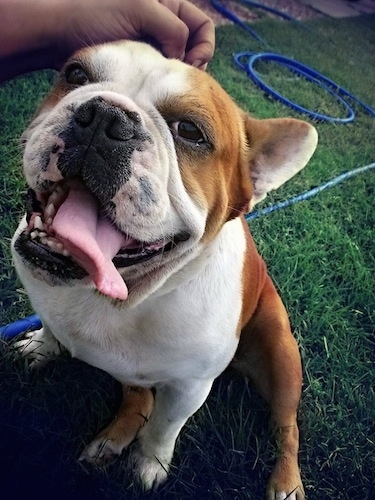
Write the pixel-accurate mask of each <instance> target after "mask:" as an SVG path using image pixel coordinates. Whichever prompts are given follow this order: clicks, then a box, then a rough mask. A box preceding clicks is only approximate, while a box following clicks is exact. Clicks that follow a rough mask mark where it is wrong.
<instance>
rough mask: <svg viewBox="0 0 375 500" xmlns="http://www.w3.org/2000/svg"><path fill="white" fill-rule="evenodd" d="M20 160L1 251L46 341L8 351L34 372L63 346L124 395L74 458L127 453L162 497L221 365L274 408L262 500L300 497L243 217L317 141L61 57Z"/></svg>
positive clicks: (170, 76)
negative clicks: (21, 181)
mask: <svg viewBox="0 0 375 500" xmlns="http://www.w3.org/2000/svg"><path fill="white" fill-rule="evenodd" d="M22 144H23V150H24V152H23V162H24V174H25V177H26V181H27V184H28V187H29V190H28V206H27V213H26V215H25V216H24V218H23V219H22V221H21V223H20V225H19V227H18V229H17V231H16V234H15V235H14V238H13V240H12V252H13V258H14V262H15V266H16V269H17V272H18V274H19V276H20V279H21V281H22V283H23V285H24V287H25V289H26V291H27V293H28V295H29V297H30V301H31V304H32V306H33V308H34V309H35V311H36V312H37V313H38V314H39V315H40V317H41V319H42V323H43V328H42V329H40V330H37V331H34V332H32V333H31V334H29V336H28V338H26V339H24V340H22V341H20V345H19V347H22V348H23V350H24V351H25V352H26V353H27V354H29V355H30V356H32V357H33V359H34V364H35V363H36V364H38V363H39V364H42V363H43V362H44V360H46V359H48V358H51V357H53V356H55V355H57V354H59V353H60V351H61V349H60V346H63V347H64V348H65V349H66V350H67V351H69V353H70V354H71V355H72V356H73V357H76V358H78V359H80V360H83V361H84V362H86V363H89V364H90V365H93V366H95V367H98V368H100V369H102V370H104V371H106V372H108V373H109V374H110V375H112V376H113V377H114V378H115V379H117V380H118V381H119V382H120V383H121V384H122V387H123V402H122V404H121V407H120V408H119V410H118V413H117V415H116V418H115V419H114V420H113V422H112V423H111V424H110V425H109V426H108V427H107V428H106V429H105V430H104V431H103V432H101V433H100V434H99V435H98V436H97V437H96V438H95V439H94V440H93V441H92V442H91V443H90V444H88V445H87V446H86V448H85V449H84V450H83V452H82V455H81V457H80V458H81V459H82V460H86V461H88V462H91V463H93V464H96V465H98V466H103V465H106V464H107V463H109V462H111V461H112V460H113V459H114V458H115V457H117V456H119V455H120V454H121V453H122V452H123V451H124V450H125V449H126V448H127V447H128V446H129V444H130V443H131V442H132V441H134V440H136V443H135V445H134V446H132V448H131V453H132V456H133V458H134V462H133V463H134V470H135V474H136V476H137V477H138V478H139V480H140V481H141V483H142V484H143V485H144V487H145V488H146V489H150V488H152V487H155V486H157V485H159V484H160V483H162V482H163V481H164V480H165V479H166V477H167V473H168V469H169V467H170V464H171V460H172V457H173V451H174V447H175V442H176V439H177V437H178V435H179V433H180V431H181V428H182V427H183V426H184V424H185V422H186V421H187V419H188V418H189V417H190V416H191V415H193V414H194V413H195V412H196V411H197V410H198V409H199V407H200V406H201V405H202V404H203V403H204V401H205V400H206V398H207V396H208V395H209V392H210V389H211V386H212V383H213V381H214V380H215V379H216V377H218V376H219V375H220V374H221V373H222V372H223V371H224V370H225V369H226V368H227V367H228V365H230V364H232V366H233V367H234V368H236V369H238V370H240V371H241V372H242V373H243V374H244V375H245V376H246V377H250V378H251V379H252V380H253V381H254V382H255V384H256V386H257V387H258V389H259V391H260V393H261V394H262V395H263V396H264V398H265V399H266V400H267V401H268V403H269V404H270V406H271V413H272V418H273V422H274V425H275V428H276V430H277V432H276V435H277V440H278V444H279V450H280V452H279V455H278V457H277V460H276V465H275V468H274V470H273V473H272V475H271V478H270V480H269V482H268V486H267V498H268V499H284V498H288V499H295V500H296V499H298V500H300V499H302V498H304V492H303V486H302V483H301V478H300V473H299V467H298V460H297V454H298V427H297V422H296V415H297V407H298V405H299V400H300V394H301V385H302V376H301V361H300V356H299V351H298V347H297V343H296V341H295V339H294V337H293V335H292V333H291V329H290V325H289V321H288V316H287V313H286V310H285V308H284V306H283V304H282V301H281V299H280V297H279V295H278V293H277V291H276V289H275V287H274V285H273V283H272V281H271V279H270V277H269V276H268V274H267V270H266V265H265V263H264V261H263V260H262V258H261V257H260V256H259V254H258V253H257V250H256V248H255V245H254V242H253V240H252V237H251V235H250V232H249V229H248V226H247V223H246V222H245V219H244V213H245V212H247V211H248V210H249V209H250V208H252V207H253V206H254V205H255V204H256V203H257V202H259V201H260V200H262V199H263V198H264V197H265V196H266V193H267V192H268V191H269V190H271V189H274V188H277V187H278V186H280V185H281V184H282V183H284V182H285V181H286V180H287V179H289V178H290V177H292V176H293V175H294V174H296V173H297V172H298V171H299V170H300V169H302V168H303V167H304V166H305V165H306V163H307V162H308V161H309V159H310V157H311V155H312V153H313V152H314V150H315V147H316V144H317V133H316V131H315V129H314V127H312V126H311V125H309V124H307V123H305V122H303V121H300V120H296V119H268V120H257V119H254V118H252V117H250V116H248V115H247V114H246V113H245V112H243V111H242V110H241V109H239V108H238V107H237V105H236V104H235V103H234V102H233V101H232V99H231V98H230V97H229V96H228V95H227V93H226V92H225V91H224V90H223V89H222V88H221V87H220V86H219V84H218V83H217V82H216V81H214V79H213V78H212V77H210V76H209V75H208V74H207V73H205V72H203V71H201V70H199V69H196V68H194V67H191V66H188V65H186V64H184V63H182V62H181V61H179V60H171V59H166V58H165V57H163V55H161V54H160V53H159V52H158V51H157V50H156V49H154V48H152V47H151V46H149V45H146V44H144V43H141V42H132V41H122V42H117V43H110V44H104V45H100V46H96V47H92V48H86V49H84V50H81V51H79V52H77V53H76V54H74V55H73V57H72V58H71V59H70V60H69V61H68V62H67V63H66V64H65V66H64V67H63V69H62V71H61V74H60V76H59V78H58V81H57V83H56V85H55V87H54V88H53V90H52V92H51V93H50V94H49V96H48V97H47V98H46V99H45V100H44V102H43V103H42V105H41V106H40V108H39V110H38V111H37V114H36V116H35V118H34V120H33V121H32V122H31V124H30V126H29V127H28V128H27V130H26V131H25V133H24V134H23V137H22Z"/></svg>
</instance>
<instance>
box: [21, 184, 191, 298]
mask: <svg viewBox="0 0 375 500" xmlns="http://www.w3.org/2000/svg"><path fill="white" fill-rule="evenodd" d="M27 223H28V226H27V228H26V230H25V231H24V232H23V233H22V234H21V235H20V236H19V238H18V239H17V242H16V244H15V247H16V250H17V251H18V253H20V254H21V255H22V256H23V257H24V258H25V259H27V260H28V261H29V262H31V263H32V264H33V265H34V266H35V267H38V268H41V269H44V270H46V271H48V272H49V273H50V274H52V275H56V276H57V277H59V278H61V279H65V280H70V279H82V278H84V277H85V276H87V275H89V276H90V277H91V279H92V281H93V282H94V284H95V286H96V288H97V289H98V290H99V291H100V292H101V293H103V294H105V295H107V296H109V297H111V298H115V299H121V300H125V299H126V298H127V295H128V291H127V287H126V284H125V282H124V280H123V278H122V277H121V275H120V273H119V271H118V268H124V267H129V266H133V265H135V264H139V263H142V262H145V261H147V260H149V259H152V258H154V257H156V256H158V255H163V254H164V253H165V252H170V251H171V250H173V249H174V248H175V247H176V246H177V245H178V244H179V243H180V242H182V241H186V240H187V239H188V238H189V235H188V234H187V233H181V234H178V235H174V236H171V237H166V238H162V239H159V240H157V241H153V242H144V241H139V240H137V239H135V238H133V237H131V236H129V235H127V234H124V233H122V232H121V231H119V230H118V229H117V228H116V226H115V225H114V223H113V222H112V221H111V220H110V219H109V218H108V217H107V216H106V215H104V214H103V213H102V211H101V209H100V206H99V203H98V201H97V200H96V198H95V197H94V196H93V195H92V194H91V193H90V192H89V191H88V190H87V188H86V187H85V186H84V185H83V183H82V182H81V181H79V180H77V179H70V180H69V181H62V182H59V183H56V184H55V185H54V186H53V187H52V189H51V190H50V191H48V192H44V193H38V194H37V193H35V192H34V191H33V190H31V189H29V191H28V203H27Z"/></svg>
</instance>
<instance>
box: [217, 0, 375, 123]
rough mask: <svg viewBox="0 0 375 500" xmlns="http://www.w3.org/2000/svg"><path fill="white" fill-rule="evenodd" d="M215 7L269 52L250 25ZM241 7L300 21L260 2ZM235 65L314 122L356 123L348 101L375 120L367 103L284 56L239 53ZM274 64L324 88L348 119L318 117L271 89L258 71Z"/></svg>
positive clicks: (271, 94)
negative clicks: (265, 64) (257, 66)
mask: <svg viewBox="0 0 375 500" xmlns="http://www.w3.org/2000/svg"><path fill="white" fill-rule="evenodd" d="M211 3H212V5H213V6H214V7H215V9H217V10H218V11H219V12H220V13H221V14H222V15H224V16H225V17H227V18H228V19H230V20H231V21H233V22H234V23H236V24H237V25H239V26H241V28H243V29H245V30H246V31H247V32H248V33H249V34H250V35H251V36H252V37H253V38H255V39H256V40H258V41H259V42H261V43H263V44H264V45H266V46H267V47H268V48H269V45H268V43H267V42H266V41H265V40H263V39H262V38H261V37H260V36H259V35H258V34H257V33H256V32H255V31H254V30H253V29H252V28H250V27H249V26H248V25H247V24H245V23H244V22H243V21H242V20H241V19H239V18H238V17H237V16H236V15H235V14H234V13H233V12H232V11H230V10H229V9H227V8H226V7H224V6H223V5H222V4H221V3H220V2H219V1H218V0H211ZM241 3H244V4H246V5H248V6H250V7H256V8H259V9H263V10H266V11H268V12H272V13H273V14H276V15H278V16H280V17H283V18H284V19H287V20H288V21H295V22H296V23H297V22H298V21H297V20H295V19H293V18H292V17H291V16H288V15H287V14H284V13H283V12H280V11H277V10H276V9H272V8H270V7H267V6H265V5H262V4H259V3H257V2H250V1H249V0H242V1H241ZM233 57H234V61H235V63H236V64H237V66H238V67H239V68H240V69H242V70H243V71H246V73H247V75H248V76H249V78H251V79H252V80H253V82H254V83H255V84H256V85H258V87H260V88H261V89H262V90H263V91H264V92H266V93H267V94H268V95H270V96H272V97H273V98H274V99H276V100H278V101H280V102H282V103H283V104H285V105H286V106H289V107H290V108H292V109H294V110H295V111H298V112H299V113H304V114H306V115H308V116H309V117H310V118H312V119H313V120H318V121H326V122H334V123H342V124H346V123H351V122H353V121H354V119H355V112H354V110H353V108H352V106H351V105H350V104H349V103H348V102H347V100H346V99H348V98H349V99H350V100H352V101H354V102H355V103H357V104H358V105H359V106H361V107H362V108H363V109H364V111H365V112H366V113H368V114H369V115H370V116H373V117H375V109H374V108H372V107H370V106H368V105H367V104H365V103H364V102H363V101H361V100H360V99H358V98H357V97H356V96H354V95H353V94H351V93H350V92H348V91H347V90H345V89H344V88H343V87H341V86H340V85H337V84H336V83H335V82H333V81H332V80H330V79H329V78H327V77H325V76H324V75H322V74H321V73H319V72H318V71H316V70H314V69H312V68H310V67H309V66H306V65H305V64H302V63H300V62H298V61H295V60H294V59H290V58H289V57H286V56H283V55H280V54H273V53H270V52H261V53H258V54H257V53H254V52H239V53H238V54H235V55H234V56H233ZM261 60H263V61H272V62H274V63H277V64H279V65H281V66H283V67H285V68H287V69H289V70H290V71H292V72H293V73H294V74H297V75H300V76H302V77H303V78H305V79H306V80H308V81H309V82H311V83H313V84H315V85H318V86H319V87H320V88H322V89H323V90H325V91H326V92H328V93H329V94H331V95H332V96H333V97H334V98H335V99H336V100H337V101H338V102H339V103H340V104H341V105H342V106H343V107H344V108H345V110H346V113H347V114H346V116H345V117H344V118H337V117H334V116H329V115H325V114H322V113H317V112H316V111H312V110H310V109H307V108H305V107H303V106H300V105H299V104H297V103H295V102H293V101H291V100H289V99H287V98H286V97H284V96H283V95H281V94H280V93H279V92H277V91H276V90H275V89H273V88H272V87H270V86H269V85H267V84H266V83H265V82H264V81H263V80H262V79H261V77H260V75H259V73H258V72H257V71H256V70H255V67H254V65H255V63H257V62H259V61H261Z"/></svg>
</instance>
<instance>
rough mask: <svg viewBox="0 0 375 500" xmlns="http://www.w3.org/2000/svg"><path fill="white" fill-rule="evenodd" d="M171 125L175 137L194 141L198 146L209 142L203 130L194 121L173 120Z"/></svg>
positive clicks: (188, 141) (189, 141)
mask: <svg viewBox="0 0 375 500" xmlns="http://www.w3.org/2000/svg"><path fill="white" fill-rule="evenodd" d="M169 126H170V129H171V131H172V134H173V136H174V138H175V139H177V138H178V139H181V140H182V141H183V142H187V143H192V144H194V145H197V146H199V145H203V144H206V142H207V141H206V138H205V137H204V135H203V133H202V132H201V130H200V129H199V128H198V127H197V126H196V125H195V124H194V123H193V122H190V121H180V122H172V123H170V124H169Z"/></svg>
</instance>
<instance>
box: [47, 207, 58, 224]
mask: <svg viewBox="0 0 375 500" xmlns="http://www.w3.org/2000/svg"><path fill="white" fill-rule="evenodd" d="M44 215H45V217H46V219H47V224H51V223H52V219H53V218H54V217H55V215H56V207H55V205H54V204H53V203H49V204H48V205H47V207H46V209H45V211H44Z"/></svg>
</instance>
